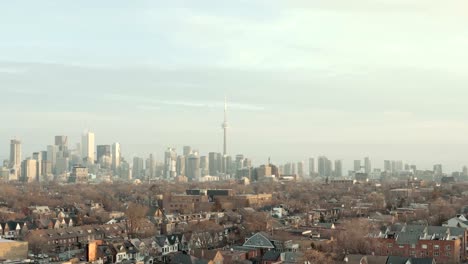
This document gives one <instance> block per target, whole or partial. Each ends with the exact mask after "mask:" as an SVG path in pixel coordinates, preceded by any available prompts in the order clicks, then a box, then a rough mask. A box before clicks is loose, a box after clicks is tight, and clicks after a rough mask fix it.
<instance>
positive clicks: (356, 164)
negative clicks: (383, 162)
mask: <svg viewBox="0 0 468 264" xmlns="http://www.w3.org/2000/svg"><path fill="white" fill-rule="evenodd" d="M360 170H361V161H360V160H355V161H354V171H360Z"/></svg>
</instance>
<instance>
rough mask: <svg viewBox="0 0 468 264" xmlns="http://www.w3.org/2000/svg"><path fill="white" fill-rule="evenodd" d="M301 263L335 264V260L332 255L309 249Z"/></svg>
mask: <svg viewBox="0 0 468 264" xmlns="http://www.w3.org/2000/svg"><path fill="white" fill-rule="evenodd" d="M299 263H306V264H333V263H335V261H333V258H332V256H331V255H329V254H326V253H323V252H320V251H318V250H315V249H309V250H307V251H305V252H304V255H303V256H302V258H301V261H300V262H299Z"/></svg>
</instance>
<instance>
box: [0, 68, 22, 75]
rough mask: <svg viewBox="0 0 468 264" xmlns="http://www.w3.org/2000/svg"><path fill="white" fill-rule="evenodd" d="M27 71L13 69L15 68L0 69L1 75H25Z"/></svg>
mask: <svg viewBox="0 0 468 264" xmlns="http://www.w3.org/2000/svg"><path fill="white" fill-rule="evenodd" d="M26 72H27V70H26V69H24V68H13V67H0V74H1V73H5V74H23V73H26Z"/></svg>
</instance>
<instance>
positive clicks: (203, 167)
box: [200, 156, 210, 176]
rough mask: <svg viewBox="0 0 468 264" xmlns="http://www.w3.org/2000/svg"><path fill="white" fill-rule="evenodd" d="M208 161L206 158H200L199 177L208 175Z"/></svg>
mask: <svg viewBox="0 0 468 264" xmlns="http://www.w3.org/2000/svg"><path fill="white" fill-rule="evenodd" d="M209 163H210V162H209V160H208V157H207V156H201V157H200V176H206V175H209V174H210V169H209Z"/></svg>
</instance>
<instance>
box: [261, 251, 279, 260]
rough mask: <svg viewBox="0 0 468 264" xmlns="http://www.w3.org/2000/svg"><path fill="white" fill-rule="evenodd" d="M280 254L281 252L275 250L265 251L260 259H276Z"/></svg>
mask: <svg viewBox="0 0 468 264" xmlns="http://www.w3.org/2000/svg"><path fill="white" fill-rule="evenodd" d="M280 256H281V253H280V252H276V251H271V250H270V251H267V252H266V253H265V255H263V258H262V260H267V261H268V260H278V259H279V258H280Z"/></svg>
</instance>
